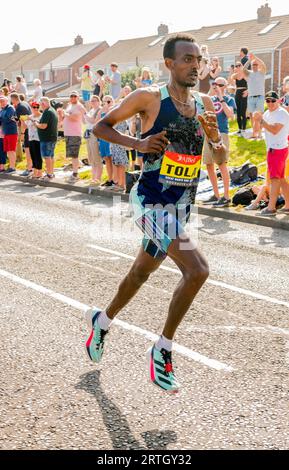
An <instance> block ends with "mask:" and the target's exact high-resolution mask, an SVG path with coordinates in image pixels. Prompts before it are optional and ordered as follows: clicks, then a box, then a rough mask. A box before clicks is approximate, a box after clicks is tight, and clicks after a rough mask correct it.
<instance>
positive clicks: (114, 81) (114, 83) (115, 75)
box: [105, 62, 121, 100]
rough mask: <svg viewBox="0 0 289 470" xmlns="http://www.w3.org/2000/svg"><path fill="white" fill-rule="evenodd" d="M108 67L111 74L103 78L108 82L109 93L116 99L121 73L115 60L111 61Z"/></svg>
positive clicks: (119, 89) (118, 92)
mask: <svg viewBox="0 0 289 470" xmlns="http://www.w3.org/2000/svg"><path fill="white" fill-rule="evenodd" d="M110 68H111V72H112V74H111V76H110V77H108V76H106V77H105V80H106V81H107V82H108V83H109V84H110V91H109V93H110V95H111V96H112V97H113V99H114V100H116V99H117V98H118V96H119V95H120V91H121V74H120V72H119V70H118V64H117V63H116V62H113V63H112V64H111V65H110Z"/></svg>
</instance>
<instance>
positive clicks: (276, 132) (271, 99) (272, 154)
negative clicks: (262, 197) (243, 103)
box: [254, 91, 289, 216]
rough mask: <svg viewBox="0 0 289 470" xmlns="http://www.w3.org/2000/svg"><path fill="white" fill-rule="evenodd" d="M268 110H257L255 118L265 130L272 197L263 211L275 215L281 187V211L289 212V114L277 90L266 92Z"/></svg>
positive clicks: (265, 214) (264, 213) (264, 214)
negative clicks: (287, 169)
mask: <svg viewBox="0 0 289 470" xmlns="http://www.w3.org/2000/svg"><path fill="white" fill-rule="evenodd" d="M266 104H267V106H268V111H266V112H265V114H264V115H262V113H261V112H259V111H256V112H255V115H254V118H255V119H256V120H257V121H258V123H259V125H260V127H261V128H263V129H264V130H265V138H266V145H267V150H268V153H267V164H268V172H269V178H270V198H269V204H268V207H266V208H265V209H263V210H262V211H261V215H263V216H275V215H276V213H277V211H276V202H277V199H278V196H279V194H280V188H281V190H282V194H283V196H284V198H285V207H284V209H281V211H282V212H283V213H285V214H289V184H288V183H287V181H286V179H285V165H286V160H287V157H288V134H289V114H288V113H287V111H286V110H285V109H283V108H282V107H281V106H280V101H279V95H278V93H276V92H275V91H269V92H268V93H267V94H266Z"/></svg>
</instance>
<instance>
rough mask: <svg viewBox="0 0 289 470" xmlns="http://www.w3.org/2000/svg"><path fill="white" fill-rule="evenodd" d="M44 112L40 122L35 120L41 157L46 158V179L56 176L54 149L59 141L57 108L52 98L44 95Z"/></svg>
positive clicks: (42, 103) (42, 105)
mask: <svg viewBox="0 0 289 470" xmlns="http://www.w3.org/2000/svg"><path fill="white" fill-rule="evenodd" d="M40 104H41V108H42V110H43V114H42V116H41V118H40V121H39V122H37V121H36V122H35V126H36V127H37V129H38V135H39V141H40V152H41V157H42V158H43V159H44V160H45V165H46V176H45V179H47V180H51V179H52V178H54V173H53V166H54V151H55V145H56V142H57V129H58V117H57V113H56V111H55V109H54V108H53V107H52V106H51V104H50V99H49V98H47V97H46V96H43V97H42V98H41V101H40Z"/></svg>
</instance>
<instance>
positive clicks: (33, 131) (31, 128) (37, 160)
mask: <svg viewBox="0 0 289 470" xmlns="http://www.w3.org/2000/svg"><path fill="white" fill-rule="evenodd" d="M31 110H32V114H31V115H30V116H28V118H27V120H26V121H23V123H22V125H23V126H24V127H27V128H28V138H29V150H30V155H31V159H32V164H33V174H32V178H37V179H39V178H41V177H42V157H41V152H40V141H39V135H38V130H37V127H36V122H39V121H40V118H41V112H40V104H39V103H37V102H36V101H34V102H32V103H31Z"/></svg>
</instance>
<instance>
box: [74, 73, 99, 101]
mask: <svg viewBox="0 0 289 470" xmlns="http://www.w3.org/2000/svg"><path fill="white" fill-rule="evenodd" d="M75 76H76V78H77V80H78V81H79V82H81V83H80V90H81V93H82V99H83V101H84V104H85V107H86V108H88V106H89V105H88V103H89V101H90V97H91V93H92V91H93V88H94V85H95V83H94V80H93V76H92V73H91V71H90V65H84V67H83V72H82V75H81V77H78V75H77V74H76V75H75Z"/></svg>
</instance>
